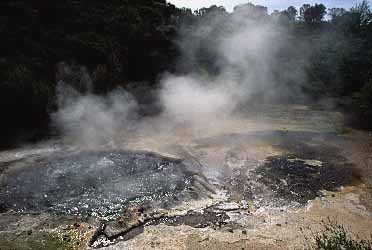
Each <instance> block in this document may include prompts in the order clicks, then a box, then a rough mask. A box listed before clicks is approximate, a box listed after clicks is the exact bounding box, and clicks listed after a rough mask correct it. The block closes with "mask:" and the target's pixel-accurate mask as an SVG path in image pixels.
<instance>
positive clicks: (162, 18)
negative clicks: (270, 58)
mask: <svg viewBox="0 0 372 250" xmlns="http://www.w3.org/2000/svg"><path fill="white" fill-rule="evenodd" d="M243 7H244V6H243ZM245 7H248V8H249V9H250V10H251V13H250V16H249V18H254V19H257V20H259V19H262V20H264V21H265V22H280V23H281V24H282V27H284V29H286V30H285V32H289V33H290V38H289V39H290V40H291V41H292V42H290V43H289V45H288V46H284V47H283V48H282V49H281V53H279V54H278V55H276V56H275V64H276V65H281V66H282V67H281V68H277V69H274V72H272V74H273V75H274V76H276V78H277V80H278V81H279V82H281V83H282V84H283V88H284V87H286V88H288V86H290V88H297V89H302V90H303V91H304V92H306V93H308V94H309V95H311V96H314V97H316V98H319V97H321V98H322V97H332V98H335V99H336V100H339V104H340V107H343V108H345V110H349V111H350V110H352V111H353V114H355V117H358V118H360V119H359V121H363V122H364V123H365V124H364V125H366V126H372V111H371V110H372V104H371V100H372V87H371V85H372V70H371V69H372V14H371V8H370V6H369V5H368V3H367V2H366V1H364V2H362V3H361V4H359V5H357V6H355V7H354V8H352V9H350V10H344V9H341V8H333V9H331V10H329V16H330V18H331V19H327V20H325V19H324V17H325V14H326V8H325V6H324V5H322V4H316V5H313V6H312V5H308V4H305V5H304V6H303V7H302V8H301V9H300V10H299V11H297V10H296V9H295V8H294V7H292V6H291V7H289V8H288V9H287V10H284V11H274V12H273V13H272V15H268V14H267V8H265V7H263V6H255V5H253V4H248V5H246V6H245ZM239 11H240V12H241V11H242V7H241V6H240V7H239V6H238V7H236V8H235V9H234V12H236V13H238V12H239ZM297 14H299V16H297V17H296V15H297ZM231 15H234V13H228V12H227V11H226V10H225V8H223V7H218V6H211V7H209V8H202V9H200V10H197V11H195V12H194V13H193V12H192V11H191V10H189V9H179V8H176V7H175V6H174V5H172V4H169V3H167V2H166V1H165V0H141V1H139V0H109V1H97V0H94V1H87V0H65V1H62V0H55V1H43V0H32V1H26V0H3V1H1V3H0V34H1V42H0V51H1V54H0V113H1V115H2V121H1V123H0V131H1V134H2V140H1V142H0V144H7V142H10V141H12V140H14V139H15V137H18V136H19V135H22V134H30V131H33V130H34V129H36V130H38V131H48V130H47V127H48V119H49V115H48V114H49V113H50V110H52V109H53V108H54V106H55V103H54V100H55V98H54V89H55V84H56V80H58V79H57V77H56V65H57V64H58V63H59V62H67V63H70V64H77V65H84V66H86V67H87V69H88V70H89V72H91V75H92V77H93V78H94V79H93V91H94V92H96V93H102V92H107V91H110V90H112V89H113V88H115V87H117V86H123V85H125V84H126V83H127V82H141V83H142V84H143V83H146V84H147V85H148V87H149V88H150V87H151V85H152V84H153V83H155V82H156V80H157V77H158V76H159V74H161V73H163V72H165V71H170V72H174V71H177V72H179V73H184V72H187V71H189V69H190V67H192V68H193V69H194V70H195V68H197V69H198V70H199V71H200V72H202V73H203V74H209V75H213V74H216V73H218V71H219V70H220V68H219V61H218V58H217V56H216V54H215V53H216V51H215V50H216V48H215V46H216V44H214V43H215V42H216V41H217V39H216V38H217V37H218V36H224V35H228V34H229V33H228V30H229V25H230V24H229V20H230V19H229V18H231ZM216 17H218V18H216ZM247 18H248V17H247ZM216 20H218V23H213V22H216ZM201 23H204V24H209V25H211V24H212V23H213V26H214V27H217V28H215V29H213V30H212V31H210V32H209V33H208V34H204V35H205V36H204V37H203V38H202V39H201V40H200V41H198V42H199V49H198V50H197V51H196V53H195V55H194V56H195V58H194V62H193V64H192V65H190V64H188V61H187V58H184V59H185V60H183V61H181V62H180V61H179V60H177V58H178V57H179V56H180V53H182V46H181V47H180V46H179V43H178V40H177V39H178V38H180V37H181V38H182V39H185V38H186V39H189V40H190V41H191V42H193V41H194V40H195V39H194V38H195V37H193V34H194V33H195V30H196V27H197V26H198V25H200V24H201ZM198 39H200V37H198ZM295 41H298V42H297V45H296V46H291V45H290V44H292V43H293V42H295ZM310 45H311V46H310ZM283 68H285V69H286V70H287V71H290V72H292V74H291V75H292V76H293V75H294V74H298V75H300V74H302V71H303V70H304V71H305V72H306V75H305V76H304V77H302V79H303V80H301V81H298V80H297V79H298V78H293V77H292V78H291V77H288V75H287V74H286V73H285V72H282V69H283ZM293 101H295V100H293ZM23 132H24V133H23Z"/></svg>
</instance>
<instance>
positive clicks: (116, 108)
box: [53, 9, 305, 145]
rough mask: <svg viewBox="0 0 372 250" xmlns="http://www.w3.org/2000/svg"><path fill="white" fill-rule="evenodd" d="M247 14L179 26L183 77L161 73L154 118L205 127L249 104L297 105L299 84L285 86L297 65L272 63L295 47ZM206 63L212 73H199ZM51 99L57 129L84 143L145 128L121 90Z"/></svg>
mask: <svg viewBox="0 0 372 250" xmlns="http://www.w3.org/2000/svg"><path fill="white" fill-rule="evenodd" d="M249 11H250V10H247V11H244V9H240V11H235V12H234V13H233V14H225V15H211V16H210V17H209V18H205V20H204V21H200V23H198V25H196V26H195V25H194V26H192V27H191V28H190V27H186V26H185V29H184V32H181V34H180V39H179V45H180V49H181V52H182V53H183V56H182V58H181V59H180V61H179V63H178V65H179V67H180V69H182V70H180V72H182V73H177V74H174V75H171V74H167V75H165V76H163V78H162V80H161V82H160V84H159V86H160V91H159V96H158V99H159V101H160V103H161V106H162V108H163V115H162V116H161V118H159V119H167V123H168V126H169V123H172V124H174V125H175V126H176V125H179V124H181V125H186V126H197V127H208V126H209V125H211V124H216V123H218V122H219V121H220V120H222V119H227V118H229V117H230V116H231V115H232V114H234V113H235V112H236V110H244V109H249V105H247V103H252V102H254V101H260V102H266V101H272V100H281V99H291V98H292V97H300V98H303V94H302V93H301V91H299V90H298V89H296V88H294V87H293V86H299V84H293V85H291V84H290V83H295V82H303V81H304V75H305V74H304V73H303V69H304V67H303V65H294V64H291V63H290V62H288V64H283V63H282V64H280V65H279V64H278V62H279V61H283V60H282V59H281V60H277V58H278V57H280V56H281V53H282V54H283V53H285V52H283V51H285V50H286V49H287V48H289V47H291V46H293V45H294V44H293V41H291V37H290V35H289V32H288V29H287V28H284V27H285V26H283V25H281V24H280V22H276V21H275V20H272V19H270V18H268V15H267V12H266V13H263V14H262V16H260V17H259V18H257V16H250V15H249ZM190 29H192V31H191V30H190ZM299 53H302V52H299ZM204 57H205V58H207V59H208V60H209V64H210V65H212V68H213V69H212V70H211V69H210V68H209V69H204V67H205V65H204V64H203V62H202V60H204V59H205V58H204ZM211 72H213V73H211ZM279 82H280V87H279V84H278V83H279ZM283 83H288V84H283ZM57 95H58V98H59V110H58V112H57V113H55V114H54V116H53V118H54V121H55V123H56V124H57V126H58V128H59V129H60V130H61V131H62V132H63V133H64V134H65V135H67V136H68V137H70V138H73V139H74V140H77V141H79V142H81V143H82V144H87V145H92V144H102V143H108V142H110V141H112V138H113V137H115V135H116V134H117V133H119V132H120V133H125V132H126V131H128V130H133V129H134V128H143V127H144V126H143V123H142V124H141V126H139V125H138V124H137V125H138V126H137V125H136V121H135V120H136V119H133V117H137V116H136V110H137V103H136V101H135V100H134V98H133V97H132V96H131V95H130V94H128V93H127V92H126V91H124V90H122V89H118V90H115V91H114V92H112V93H110V94H108V95H107V96H104V97H100V96H96V95H93V94H91V93H90V92H89V90H88V91H86V93H85V94H80V93H78V92H77V91H76V90H74V89H73V88H72V87H70V86H69V85H68V84H66V83H64V84H62V83H60V84H59V85H58V88H57ZM242 107H243V108H242ZM163 124H164V123H163ZM145 127H146V126H145ZM147 128H148V127H147Z"/></svg>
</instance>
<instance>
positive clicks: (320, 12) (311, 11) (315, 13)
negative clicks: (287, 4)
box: [300, 4, 327, 24]
mask: <svg viewBox="0 0 372 250" xmlns="http://www.w3.org/2000/svg"><path fill="white" fill-rule="evenodd" d="M326 14H327V12H326V7H325V6H324V5H323V4H315V5H314V6H311V5H310V4H304V5H303V6H302V7H301V8H300V16H301V19H302V20H304V21H305V23H308V24H314V23H320V22H321V21H322V20H323V18H324V16H325V15H326Z"/></svg>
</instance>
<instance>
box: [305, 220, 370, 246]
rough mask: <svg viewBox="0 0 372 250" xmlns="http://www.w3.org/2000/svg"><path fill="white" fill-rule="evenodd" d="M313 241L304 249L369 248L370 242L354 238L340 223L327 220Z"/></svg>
mask: <svg viewBox="0 0 372 250" xmlns="http://www.w3.org/2000/svg"><path fill="white" fill-rule="evenodd" d="M310 240H313V241H314V243H313V244H310V246H308V247H307V248H306V250H371V249H372V242H371V241H366V240H358V239H354V238H353V237H352V236H351V235H350V233H348V232H347V230H346V228H345V227H344V226H342V225H338V224H335V223H333V222H328V223H327V224H325V225H324V230H323V231H322V232H320V233H317V234H315V235H314V237H313V239H310Z"/></svg>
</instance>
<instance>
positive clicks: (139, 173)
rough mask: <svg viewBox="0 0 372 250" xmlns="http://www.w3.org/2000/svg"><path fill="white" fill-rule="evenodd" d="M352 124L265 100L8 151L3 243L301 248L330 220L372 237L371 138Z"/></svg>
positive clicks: (1, 201)
mask: <svg viewBox="0 0 372 250" xmlns="http://www.w3.org/2000/svg"><path fill="white" fill-rule="evenodd" d="M342 119H343V117H342V115H341V114H340V113H336V112H326V111H320V110H312V109H310V108H309V107H306V106H277V107H273V106H265V107H261V106H260V107H258V108H255V109H252V110H251V111H250V112H249V113H246V114H245V115H239V116H236V117H233V118H229V119H226V120H221V121H219V122H218V124H216V123H214V124H208V125H206V126H204V127H187V128H180V127H177V128H172V129H170V130H156V129H155V130H156V132H154V131H141V132H138V133H133V134H132V135H131V136H130V137H128V136H127V135H126V136H125V139H124V138H122V137H120V136H118V137H117V138H115V140H116V141H115V142H114V143H113V144H112V145H110V146H107V145H106V146H105V147H102V148H94V149H91V148H90V149H82V148H79V147H78V146H72V145H68V143H66V142H61V141H60V140H56V141H48V142H45V143H42V144H39V145H32V146H28V147H25V148H21V149H17V150H11V151H4V152H1V153H0V161H1V163H0V174H1V177H0V187H1V189H0V249H1V250H4V249H94V248H106V249H303V248H304V246H305V245H306V244H308V241H309V240H307V238H309V237H310V236H311V234H312V233H313V232H317V231H318V230H321V229H322V224H323V223H324V222H325V221H334V222H336V223H338V224H342V225H345V226H346V228H347V229H348V230H349V231H350V232H351V233H352V234H353V235H354V236H355V237H356V236H358V237H360V238H362V239H368V238H369V237H370V235H371V233H372V229H371V228H372V134H370V133H368V132H361V131H354V130H351V129H348V128H345V127H344V126H343V122H342ZM149 122H150V123H152V124H154V127H156V123H157V121H155V120H154V121H152V122H151V121H149ZM150 152H151V153H150Z"/></svg>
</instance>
